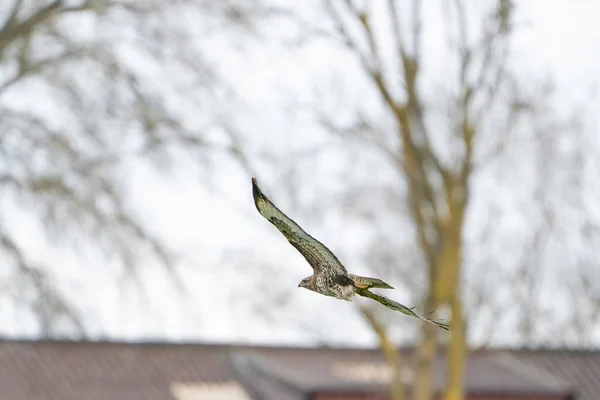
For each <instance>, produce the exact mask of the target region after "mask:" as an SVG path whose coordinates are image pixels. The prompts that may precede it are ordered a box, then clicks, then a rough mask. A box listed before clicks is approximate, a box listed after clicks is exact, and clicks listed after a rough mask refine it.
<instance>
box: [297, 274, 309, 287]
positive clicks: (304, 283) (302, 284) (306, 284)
mask: <svg viewBox="0 0 600 400" xmlns="http://www.w3.org/2000/svg"><path fill="white" fill-rule="evenodd" d="M298 287H301V288H305V289H310V276H307V277H306V278H304V279H302V280H301V281H300V283H299V284H298Z"/></svg>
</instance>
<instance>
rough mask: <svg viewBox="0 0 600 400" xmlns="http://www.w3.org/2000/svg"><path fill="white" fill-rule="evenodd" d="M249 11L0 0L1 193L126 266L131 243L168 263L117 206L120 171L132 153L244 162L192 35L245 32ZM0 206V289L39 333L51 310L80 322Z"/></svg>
mask: <svg viewBox="0 0 600 400" xmlns="http://www.w3.org/2000/svg"><path fill="white" fill-rule="evenodd" d="M254 12H255V10H254V7H249V6H248V5H247V4H246V5H244V4H242V3H241V2H235V1H226V2H217V3H215V2H209V1H200V2H195V1H185V0H182V1H174V2H170V1H161V0H155V1H154V0H151V1H144V2H138V1H128V0H81V1H62V0H53V1H37V0H36V1H34V0H13V1H7V2H3V4H2V5H1V6H0V16H1V17H0V19H1V21H0V69H1V70H2V73H1V74H0V77H1V78H0V153H1V154H2V163H1V165H0V183H1V184H2V194H1V198H2V201H3V202H8V203H10V204H12V206H13V207H16V208H17V209H19V210H21V211H24V212H25V213H26V214H27V215H29V217H33V218H34V219H35V220H36V221H38V226H39V227H40V228H41V229H45V230H46V232H47V234H48V236H47V237H48V239H49V240H50V241H51V242H52V243H54V244H59V243H63V244H64V243H71V244H73V242H75V244H76V245H77V246H81V244H80V242H81V241H82V239H81V238H88V239H89V240H87V241H85V240H83V242H84V243H85V242H87V243H90V244H92V245H93V246H96V247H99V248H101V249H103V250H104V251H105V253H106V254H107V256H108V257H109V258H115V257H116V258H117V259H119V260H120V261H121V262H122V263H123V265H124V266H125V267H126V271H127V274H128V275H130V276H135V275H136V269H137V267H138V264H137V260H138V259H139V255H140V253H143V254H146V255H150V256H151V257H154V258H155V259H158V260H160V261H161V262H162V264H164V265H165V267H167V268H171V267H172V266H173V261H174V259H173V257H174V254H173V253H172V251H171V250H170V249H169V246H168V244H167V243H165V242H164V240H163V239H162V238H160V237H159V236H158V235H157V233H156V232H154V231H150V230H149V229H148V227H147V226H145V225H144V224H143V223H142V221H141V220H140V217H139V215H137V214H136V213H135V210H132V209H131V207H130V206H128V205H127V201H126V200H127V196H128V191H127V187H126V184H125V183H126V179H125V178H126V173H127V170H128V168H129V167H130V166H131V165H133V164H135V163H150V164H151V165H154V166H155V167H158V170H160V169H161V168H165V167H168V166H170V165H171V164H172V163H173V161H178V162H179V161H180V160H182V159H187V160H189V161H191V162H192V163H193V165H196V166H197V167H198V171H199V172H203V171H204V170H205V169H206V168H208V167H209V166H210V164H211V155H213V154H219V155H222V154H224V155H226V156H229V157H231V158H230V159H232V160H237V162H239V163H241V165H242V166H243V167H246V168H248V167H249V165H248V162H247V160H246V159H245V158H244V155H243V152H242V151H241V149H240V148H239V143H238V142H237V136H236V128H235V126H234V125H233V123H232V122H231V121H230V120H229V118H226V111H230V110H228V109H227V108H226V107H225V106H224V102H225V101H226V100H227V99H228V98H230V97H231V96H232V94H231V92H232V91H231V90H230V89H229V90H228V88H227V85H226V83H225V82H223V81H222V80H220V77H219V74H218V73H217V72H216V71H215V70H214V69H213V68H212V66H211V65H210V62H209V61H208V58H207V56H206V53H205V52H204V50H203V49H202V48H201V47H198V44H202V43H204V42H202V40H200V39H202V38H209V37H211V36H212V35H216V34H222V33H223V32H229V33H233V34H234V35H235V33H236V32H243V33H248V32H251V29H252V20H253V18H254V17H256V15H254ZM186 15H187V16H188V17H190V18H192V19H194V18H195V21H194V23H191V22H188V21H191V20H188V21H182V18H183V17H182V16H186ZM199 38H200V39H199ZM198 40H200V43H198ZM195 42H196V43H195ZM217 86H218V87H219V88H220V89H221V91H217V90H215V89H216V88H217ZM230 105H231V103H229V104H228V106H230ZM190 115H192V118H190ZM8 212H10V209H9V208H7V207H3V208H2V209H1V210H0V216H1V220H0V249H2V252H3V253H4V254H5V255H6V256H7V257H8V259H9V260H10V261H12V264H13V265H14V269H13V270H12V273H11V275H10V276H9V277H8V278H7V279H8V280H7V282H10V284H6V285H3V290H2V292H3V293H2V294H3V295H8V296H11V297H13V298H15V300H16V301H18V302H19V303H20V304H24V309H26V308H29V311H30V312H32V313H33V314H34V315H35V316H36V317H37V318H38V319H39V321H40V326H41V331H42V333H43V334H44V335H51V334H53V333H54V332H55V328H56V326H57V325H58V324H59V323H64V322H66V323H70V324H71V325H72V326H74V327H75V328H76V329H77V330H79V331H80V332H82V331H83V326H82V323H81V320H80V319H79V318H78V315H77V312H76V307H74V306H75V305H74V304H69V301H68V300H67V299H66V298H65V297H64V295H63V294H62V293H60V292H59V291H58V290H56V288H55V287H54V286H53V284H52V280H51V279H50V277H49V276H48V274H47V272H46V269H45V267H47V266H44V265H41V264H40V262H39V261H38V262H36V261H34V260H32V259H31V257H30V256H29V255H28V253H27V252H26V250H25V247H26V243H25V242H24V240H26V238H24V237H23V235H21V236H19V234H18V229H16V228H18V227H15V226H14V225H11V224H10V223H9V222H7V221H8V219H7V217H8V216H7V215H6V214H5V213H8ZM173 276H174V277H175V276H176V275H175V274H173Z"/></svg>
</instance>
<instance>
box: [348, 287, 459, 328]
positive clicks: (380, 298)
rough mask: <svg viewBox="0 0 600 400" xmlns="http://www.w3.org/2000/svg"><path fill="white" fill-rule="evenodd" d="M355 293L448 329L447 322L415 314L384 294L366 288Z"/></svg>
mask: <svg viewBox="0 0 600 400" xmlns="http://www.w3.org/2000/svg"><path fill="white" fill-rule="evenodd" d="M356 294H358V295H360V296H363V297H368V298H369V299H373V300H375V301H376V302H378V303H381V304H383V305H384V306H386V307H387V308H389V309H392V310H395V311H400V312H401V313H403V314H406V315H410V316H411V317H415V318H419V319H421V320H423V321H427V322H429V323H430V324H434V325H437V326H439V327H440V328H442V329H445V330H449V328H448V325H447V324H442V323H441V322H437V321H434V320H432V319H429V318H427V317H424V316H422V315H419V314H417V313H416V312H414V311H413V310H411V309H410V308H408V307H406V306H403V305H402V304H400V303H398V302H397V301H394V300H392V299H388V298H387V297H385V296H381V295H379V294H376V293H373V292H371V291H370V290H368V289H358V290H357V291H356Z"/></svg>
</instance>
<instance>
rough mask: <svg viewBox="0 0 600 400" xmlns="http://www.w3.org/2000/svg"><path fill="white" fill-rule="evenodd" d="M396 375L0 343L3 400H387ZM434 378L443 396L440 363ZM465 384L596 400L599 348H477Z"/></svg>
mask: <svg viewBox="0 0 600 400" xmlns="http://www.w3.org/2000/svg"><path fill="white" fill-rule="evenodd" d="M401 356H402V359H403V369H402V374H401V376H402V379H403V380H404V381H405V382H406V384H410V382H411V381H412V380H413V379H414V372H413V369H412V365H413V356H412V351H411V350H410V349H403V350H401ZM390 372H391V371H390V370H389V369H388V367H387V366H386V364H385V362H384V359H383V357H382V355H381V354H380V352H379V351H378V350H373V349H352V348H328V347H318V348H302V347H266V346H265V347H258V346H240V345H216V344H201V343H198V344H167V343H113V342H68V341H15V340H0V399H1V400H42V399H43V400H121V399H123V400H125V399H127V400H142V399H143V400H309V399H311V400H334V399H335V400H342V399H345V400H358V399H361V400H362V399H364V400H366V399H370V400H375V399H378V400H384V399H388V398H389V397H388V395H387V388H386V384H387V382H389V379H390V376H391V373H390ZM434 375H435V377H434V384H435V386H436V388H437V389H438V390H439V389H441V388H442V386H443V384H444V362H443V356H442V357H441V358H440V359H439V360H437V361H436V364H435V366H434ZM465 387H466V393H467V398H468V399H472V400H484V399H490V400H491V399H494V400H509V399H511V400H512V399H531V400H542V399H544V400H558V399H561V400H566V399H577V400H596V399H600V351H571V350H501V349H496V350H480V351H475V352H473V353H472V354H471V355H470V357H469V359H468V363H467V371H466V382H465Z"/></svg>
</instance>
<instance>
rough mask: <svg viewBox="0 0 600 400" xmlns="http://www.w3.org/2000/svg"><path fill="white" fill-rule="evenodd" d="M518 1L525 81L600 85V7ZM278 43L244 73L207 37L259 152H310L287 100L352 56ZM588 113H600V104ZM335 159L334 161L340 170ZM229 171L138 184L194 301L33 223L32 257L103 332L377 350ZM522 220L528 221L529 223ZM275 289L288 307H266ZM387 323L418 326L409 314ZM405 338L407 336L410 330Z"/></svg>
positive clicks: (272, 174) (352, 243)
mask: <svg viewBox="0 0 600 400" xmlns="http://www.w3.org/2000/svg"><path fill="white" fill-rule="evenodd" d="M518 7H519V8H518V9H519V19H518V20H519V21H520V22H521V23H525V25H523V26H522V27H521V28H520V29H521V32H520V33H519V34H518V35H517V37H516V39H515V40H514V41H513V43H514V44H515V46H514V48H513V51H514V53H515V54H518V57H516V63H517V65H519V66H520V67H522V69H523V71H524V73H525V74H533V75H537V74H546V73H549V74H550V75H551V77H552V78H554V79H555V80H556V83H557V86H558V90H559V91H560V93H564V96H563V97H562V98H563V99H565V101H564V104H560V105H559V111H558V112H560V108H561V107H567V108H568V107H570V106H571V105H572V104H579V103H581V102H582V101H585V100H586V99H589V94H590V93H594V92H595V90H596V88H597V85H598V83H600V82H599V81H600V73H599V71H600V26H599V25H598V23H597V20H598V15H600V3H598V2H594V1H566V0H563V1H544V0H539V1H527V2H525V1H522V2H518ZM267 42H268V43H267V44H266V45H265V44H262V43H261V42H260V41H259V42H256V43H255V44H253V45H251V46H250V48H249V50H247V53H246V54H247V59H246V62H245V63H244V65H243V66H241V65H240V64H239V63H238V62H237V61H238V60H239V54H237V55H233V56H232V54H229V53H228V52H227V51H228V50H227V47H228V46H223V43H221V42H219V41H214V42H213V43H209V44H208V46H209V48H208V49H207V51H208V50H210V49H211V47H213V48H214V50H213V53H212V54H213V55H214V58H215V60H218V61H220V62H222V63H224V64H222V65H223V73H224V74H225V75H226V76H230V77H234V79H235V86H236V87H237V88H238V90H239V91H240V93H241V95H242V96H243V98H244V99H245V100H246V101H247V102H248V103H249V104H250V105H253V106H256V107H257V108H256V109H252V110H251V112H250V111H249V112H248V114H249V115H246V116H244V118H247V119H248V121H251V123H253V124H255V125H256V131H257V133H256V138H253V140H252V143H251V147H252V149H253V151H256V152H258V151H260V148H261V147H262V146H270V145H274V146H276V145H282V144H283V143H284V142H285V141H287V140H288V138H289V136H286V135H283V134H282V132H286V133H287V131H288V130H289V131H290V132H291V133H290V135H291V134H295V135H305V136H304V138H303V145H306V143H308V142H312V143H319V142H320V141H322V140H323V137H322V136H320V135H319V134H318V133H317V134H315V133H314V131H313V130H312V128H313V126H312V125H311V123H310V122H308V123H307V121H305V120H303V119H302V118H300V117H297V118H296V119H294V120H292V121H290V120H289V119H288V116H289V114H285V113H284V111H285V110H284V109H283V108H282V104H283V103H284V101H283V99H284V98H285V96H286V95H287V93H288V92H287V91H293V92H296V93H298V92H299V93H300V97H308V96H310V91H309V90H308V89H307V88H308V85H307V82H308V80H314V79H317V80H318V79H326V78H327V77H325V76H322V77H321V76H320V75H319V74H318V71H319V70H320V69H328V67H327V66H328V64H329V63H331V62H333V61H334V60H336V59H337V57H341V55H340V54H339V53H338V52H336V51H333V50H332V49H331V48H329V47H327V46H326V45H321V46H313V47H311V48H310V49H309V51H306V50H303V51H299V52H297V53H295V54H287V55H286V56H285V57H281V56H282V54H285V53H284V52H283V51H282V47H281V46H279V45H277V44H276V43H271V42H270V41H267ZM229 51H234V50H232V49H231V48H229ZM282 71H284V72H285V73H284V74H282ZM316 72H317V73H316ZM315 76H316V78H315ZM589 106H590V108H592V109H595V110H596V111H600V110H598V105H597V104H589ZM592 115H593V114H592ZM292 143H296V142H292ZM335 163H336V161H335V160H331V161H330V165H332V168H334V169H335V168H336V166H335ZM221 167H222V168H220V169H219V170H218V171H215V172H214V173H215V175H214V178H216V179H218V188H219V190H220V192H221V193H219V194H216V193H211V192H210V191H208V190H206V189H205V188H204V187H203V185H202V184H201V183H199V182H198V181H196V178H195V176H194V175H192V174H191V173H190V174H187V173H185V172H181V173H178V174H177V175H176V176H169V177H162V176H160V175H157V174H156V173H155V172H154V171H152V170H150V169H147V168H144V167H139V168H138V169H137V170H135V171H133V173H132V174H131V176H130V177H129V179H130V180H131V192H132V194H133V195H132V204H134V205H135V206H136V208H138V210H139V213H140V214H141V215H143V216H144V218H145V220H146V221H147V222H148V226H149V228H150V229H151V230H155V231H156V232H160V233H161V234H163V235H164V237H166V238H168V240H169V242H170V243H171V245H172V246H173V247H174V248H175V249H178V250H180V251H181V253H182V254H183V255H184V258H183V259H182V261H181V262H180V263H179V265H178V267H179V268H180V272H181V276H182V277H183V280H184V282H185V284H186V286H187V288H188V291H189V296H190V298H185V296H182V295H180V293H178V290H177V289H176V288H174V287H173V285H172V284H171V283H170V282H169V279H168V278H167V276H166V275H165V273H164V271H163V270H162V269H161V268H160V267H159V266H157V265H155V263H153V262H151V261H149V262H148V263H147V265H146V266H145V268H144V269H143V274H142V275H143V280H144V282H145V284H146V289H147V290H146V292H147V293H148V294H149V299H146V298H143V297H140V295H139V294H137V292H136V291H135V290H134V289H132V288H131V285H129V284H124V285H118V284H116V282H115V278H114V276H113V274H112V272H110V271H114V270H116V269H117V267H116V266H113V267H111V266H110V265H106V264H105V263H102V264H100V263H98V260H96V259H94V258H93V257H92V258H91V259H90V258H81V259H80V258H77V257H74V256H73V255H72V254H70V253H67V252H61V251H56V250H54V249H51V248H48V247H46V246H45V245H44V244H43V243H44V241H43V239H42V238H41V237H36V236H38V235H36V234H35V232H36V228H35V225H31V226H29V228H28V229H26V228H23V235H24V237H26V238H27V242H28V243H30V247H31V248H30V249H29V251H30V252H31V254H35V257H39V259H40V260H42V259H43V260H45V261H46V263H48V265H52V269H53V273H54V274H55V277H56V283H57V284H58V285H59V287H61V288H62V289H63V290H64V291H65V292H66V293H69V295H70V297H71V298H72V299H73V300H74V302H75V304H76V305H77V307H78V308H79V309H80V310H81V312H82V313H83V314H84V315H85V317H86V318H85V320H86V324H87V327H88V329H89V331H90V333H91V336H93V337H94V336H96V337H102V336H108V337H112V338H123V339H142V338H146V339H148V338H156V339H169V340H180V339H185V340H209V341H223V342H224V341H231V340H236V341H241V342H269V343H271V342H277V343H307V342H316V341H321V340H323V341H327V342H337V343H345V344H373V338H372V335H371V334H370V332H369V331H368V329H367V328H366V326H365V325H364V324H363V323H362V321H360V319H359V318H356V317H355V314H354V311H353V306H352V305H351V304H349V303H345V302H341V301H336V300H334V299H330V298H326V297H324V296H316V295H315V294H313V293H311V292H308V291H305V290H301V289H297V283H298V282H299V281H300V279H302V278H303V277H305V276H307V275H309V274H310V273H311V270H310V267H309V266H308V265H307V264H306V263H305V261H304V260H303V259H302V257H301V256H300V255H299V254H297V253H296V251H295V249H293V248H292V247H291V246H289V245H288V244H287V242H286V241H285V240H284V239H283V238H281V237H280V236H279V234H278V232H277V231H276V230H275V229H274V228H273V227H272V226H271V225H269V224H268V223H267V222H266V221H265V220H263V219H262V218H261V217H260V216H259V215H258V214H257V213H256V210H255V209H254V206H253V204H252V198H251V192H250V177H248V176H246V175H245V174H244V173H242V172H241V171H240V170H238V169H236V168H234V167H231V166H227V165H226V164H223V165H221ZM261 173H264V176H262V175H261V176H259V178H260V179H261V182H262V186H263V187H264V189H265V191H266V192H267V193H268V194H269V195H270V197H271V198H273V199H278V198H280V199H281V201H280V203H282V204H281V208H283V209H284V211H286V212H288V213H289V214H291V216H292V217H293V218H296V219H297V220H298V222H300V223H301V225H304V227H305V229H306V230H307V231H308V232H310V233H311V234H313V235H314V236H316V237H317V238H319V239H320V240H322V241H323V242H325V243H326V244H328V245H329V246H330V247H331V248H332V249H333V250H334V251H335V252H336V253H338V254H339V255H340V258H341V259H342V260H343V261H345V263H346V266H347V267H348V269H350V270H352V271H353V272H357V273H361V272H363V273H364V272H366V271H367V269H366V267H365V266H364V265H360V264H359V265H357V264H356V263H355V262H353V260H354V258H353V257H352V255H353V254H355V253H356V252H357V251H360V244H361V243H362V242H363V241H364V240H363V238H362V237H361V235H360V231H359V230H358V229H344V231H343V232H340V231H339V230H338V229H339V224H338V222H336V221H331V220H323V221H322V224H321V223H319V222H318V221H315V220H314V219H313V220H310V222H309V221H307V222H303V220H302V219H301V218H298V217H297V216H295V215H294V214H293V213H292V212H293V210H294V208H293V207H292V206H293V204H292V203H291V202H290V201H289V199H286V196H284V194H283V193H281V194H278V192H279V190H278V187H277V186H276V184H275V183H276V182H277V181H278V179H280V178H281V176H280V174H279V173H278V171H261ZM365 173H370V172H369V171H366V172H365ZM323 184H324V182H323V180H322V179H321V180H319V179H315V187H313V188H310V189H308V188H307V190H309V191H310V192H316V191H318V190H321V189H320V188H322V185H323ZM24 220H25V219H22V218H21V219H20V221H24ZM515 221H517V222H514V223H515V224H517V225H518V224H520V223H521V222H520V221H519V220H518V219H517V220H515ZM5 222H6V221H5ZM508 224H510V222H508ZM356 247H358V248H359V250H355V248H356ZM224 253H225V255H224ZM234 253H235V254H234ZM240 254H243V255H244V256H240ZM246 254H247V256H245V255H246ZM107 271H108V272H107ZM271 273H273V274H274V277H275V278H276V281H277V283H278V285H279V287H277V288H272V286H271V285H272V282H273V280H274V279H269V280H268V282H267V281H265V279H264V276H265V275H267V274H271ZM91 275H92V276H93V277H92V278H90V276H91ZM384 279H385V277H384ZM386 280H387V279H386ZM390 283H391V284H392V285H394V286H397V287H399V288H400V289H399V290H397V291H396V292H395V293H394V294H393V295H392V297H394V298H395V299H397V300H399V301H405V302H406V301H408V300H409V295H408V293H406V292H404V291H403V290H402V284H401V282H394V281H392V282H390ZM123 286H124V287H125V289H123ZM255 290H258V291H259V294H255V292H254V291H255ZM265 294H266V295H267V296H268V297H269V298H271V299H272V301H273V302H276V303H277V304H279V305H280V306H281V307H280V308H279V309H278V310H275V311H268V310H264V303H265V302H264V296H265ZM282 295H285V296H283V297H282ZM385 315H386V317H387V318H392V319H394V321H395V322H396V323H399V324H404V325H406V326H410V329H413V328H414V324H413V322H412V321H410V320H409V319H408V318H406V317H404V316H400V315H395V314H393V315H392V314H385ZM314 321H317V324H315V322H314ZM597 328H598V327H597ZM34 332H35V329H34V328H33V325H32V323H31V321H30V320H27V319H26V318H24V317H23V316H20V315H16V313H15V312H14V308H12V306H11V305H10V304H9V303H6V302H0V333H2V334H7V335H17V336H18V335H26V334H30V333H34ZM395 333H397V334H398V337H401V338H402V337H406V335H405V334H403V333H402V331H401V330H399V331H395ZM505 334H506V336H505V337H504V338H503V339H504V340H502V342H504V343H509V344H510V343H512V342H511V340H512V339H511V337H510V333H508V332H506V333H505ZM595 334H596V339H597V341H596V343H600V329H596V332H595Z"/></svg>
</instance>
